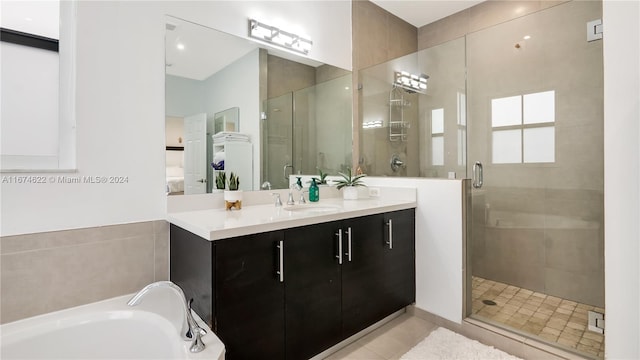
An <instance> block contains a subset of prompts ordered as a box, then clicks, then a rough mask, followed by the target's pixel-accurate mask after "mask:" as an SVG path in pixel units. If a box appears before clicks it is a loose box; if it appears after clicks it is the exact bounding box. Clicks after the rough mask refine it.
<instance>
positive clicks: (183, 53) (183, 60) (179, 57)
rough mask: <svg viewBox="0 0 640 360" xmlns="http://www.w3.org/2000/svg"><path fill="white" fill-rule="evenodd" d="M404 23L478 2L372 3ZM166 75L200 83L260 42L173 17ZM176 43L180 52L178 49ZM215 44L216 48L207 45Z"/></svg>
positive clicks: (282, 53) (378, 0) (402, 0)
mask: <svg viewBox="0 0 640 360" xmlns="http://www.w3.org/2000/svg"><path fill="white" fill-rule="evenodd" d="M372 2H373V3H375V4H376V5H378V6H380V7H382V8H383V9H385V10H387V11H389V12H390V13H392V14H394V15H396V16H398V17H399V18H401V19H403V20H405V21H406V22H408V23H410V24H412V25H414V26H416V27H421V26H423V25H426V24H429V23H432V22H434V21H437V20H439V19H442V18H444V17H447V16H449V15H452V14H454V13H456V12H458V11H461V10H464V9H466V8H469V7H471V6H474V5H476V4H478V3H480V2H482V1H479V0H372ZM167 30H168V31H167V32H166V55H165V56H166V63H167V67H166V71H167V74H170V75H176V76H181V77H186V78H190V79H195V80H204V79H206V78H207V77H209V76H210V75H211V74H214V73H216V72H217V71H219V70H220V69H222V68H223V67H225V66H226V65H227V64H229V63H231V62H233V61H234V60H236V59H238V58H240V57H242V56H244V55H245V54H247V53H249V52H250V51H252V50H254V49H256V48H258V47H260V43H258V42H255V41H251V40H248V39H242V38H239V37H236V36H233V35H229V34H225V33H222V32H219V31H216V30H213V29H211V28H208V27H205V26H201V25H198V24H194V23H191V22H188V21H184V20H180V19H177V18H171V17H167ZM179 44H180V46H181V47H182V49H178V48H177V46H178V45H179ZM211 44H217V45H218V46H215V47H214V46H211ZM269 53H271V54H273V55H277V56H280V57H284V58H288V59H290V60H293V61H298V62H302V63H306V64H307V65H310V66H319V65H321V64H320V63H317V62H315V61H313V60H311V59H309V58H306V57H298V56H295V55H291V53H289V52H287V51H278V50H277V49H275V48H269Z"/></svg>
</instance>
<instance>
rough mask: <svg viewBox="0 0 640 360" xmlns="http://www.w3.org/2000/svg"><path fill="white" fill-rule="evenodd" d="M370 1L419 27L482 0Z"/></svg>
mask: <svg viewBox="0 0 640 360" xmlns="http://www.w3.org/2000/svg"><path fill="white" fill-rule="evenodd" d="M371 2H373V3H374V4H376V5H378V6H380V7H381V8H383V9H385V10H387V11H388V12H390V13H392V14H393V15H395V16H397V17H399V18H401V19H402V20H404V21H406V22H408V23H409V24H411V25H413V26H415V27H418V28H419V27H422V26H424V25H427V24H430V23H432V22H434V21H437V20H440V19H442V18H445V17H447V16H449V15H452V14H455V13H457V12H458V11H462V10H464V9H467V8H470V7H472V6H474V5H477V4H479V3H481V2H482V0H371Z"/></svg>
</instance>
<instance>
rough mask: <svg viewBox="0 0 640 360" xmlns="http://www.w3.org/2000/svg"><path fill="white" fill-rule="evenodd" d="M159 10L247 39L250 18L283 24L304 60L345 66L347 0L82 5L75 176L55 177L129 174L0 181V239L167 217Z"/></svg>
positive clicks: (348, 56) (162, 23) (348, 46)
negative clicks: (300, 43) (305, 41)
mask: <svg viewBox="0 0 640 360" xmlns="http://www.w3.org/2000/svg"><path fill="white" fill-rule="evenodd" d="M165 15H173V16H176V17H179V18H182V19H185V20H189V21H194V22H197V23H200V24H203V25H205V26H209V27H212V28H216V29H219V30H222V31H225V32H229V33H232V34H235V35H239V36H244V37H246V33H247V26H248V25H247V20H248V18H249V17H259V18H260V19H262V20H264V21H266V22H268V21H269V20H270V19H279V21H290V24H291V26H292V27H299V28H300V29H303V30H304V32H305V33H307V34H308V35H309V36H310V37H311V38H312V39H313V42H314V46H313V49H312V50H311V52H310V54H309V56H310V57H311V58H313V59H315V60H318V61H321V62H324V63H328V64H331V65H335V66H339V67H343V68H348V69H350V67H351V36H350V34H351V3H350V2H348V1H330V2H324V1H304V2H297V1H283V2H270V1H264V2H231V1H209V2H207V1H196V2H188V1H141V2H126V1H95V2H94V1H80V2H78V9H77V16H78V18H77V22H78V23H77V49H76V54H77V57H76V70H77V79H76V92H77V99H76V101H77V103H76V117H77V129H76V130H77V168H78V172H77V173H70V174H60V175H66V176H73V177H76V176H126V177H128V182H127V183H124V184H61V183H55V181H54V183H51V181H49V177H50V176H57V175H59V174H44V175H45V177H44V179H45V181H46V182H48V183H46V184H33V183H30V184H25V183H20V184H15V183H14V184H11V183H3V184H1V188H0V189H1V190H2V194H1V195H2V204H1V210H0V217H1V228H0V234H1V235H3V236H6V235H14V234H24V233H33V232H43V231H53V230H62V229H71V228H82V227H92V226H101V225H108V224H118V223H129V222H137V221H146V220H156V219H163V218H164V217H165V214H166V196H165V194H164V173H165V169H164V162H165V155H164V146H165V145H164V128H165V125H164V122H165V121H164V117H165V114H164V110H165V109H164V95H165V94H164V76H165V75H164V46H165V44H164V31H165ZM327 24H331V26H326V25H327ZM274 25H275V23H274ZM292 30H293V29H292ZM299 32H302V31H299ZM2 175H3V176H9V175H13V174H2ZM15 175H16V176H20V175H21V174H15ZM36 175H41V174H36ZM14 179H17V178H14Z"/></svg>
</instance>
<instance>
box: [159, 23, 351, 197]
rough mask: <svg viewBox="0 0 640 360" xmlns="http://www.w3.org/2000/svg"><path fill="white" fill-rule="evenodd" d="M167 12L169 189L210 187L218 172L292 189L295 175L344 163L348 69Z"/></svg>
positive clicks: (245, 185)
mask: <svg viewBox="0 0 640 360" xmlns="http://www.w3.org/2000/svg"><path fill="white" fill-rule="evenodd" d="M166 19H167V25H166V29H167V31H166V54H165V57H166V77H165V79H166V81H165V87H166V90H165V91H166V99H165V106H166V109H165V113H166V132H167V193H168V194H170V195H177V194H197V193H204V192H213V191H216V187H215V185H214V181H213V180H214V177H215V174H216V172H217V171H225V172H231V171H234V172H235V173H236V174H242V175H241V176H240V180H241V181H240V187H241V189H243V190H259V189H260V185H261V184H269V186H270V187H271V188H272V189H278V188H286V187H288V180H285V177H286V176H287V175H289V174H291V173H296V174H297V173H305V174H317V173H318V169H321V170H322V171H324V172H329V173H335V172H337V171H341V170H343V169H344V168H345V167H346V166H348V165H347V164H349V163H350V161H351V142H352V125H351V124H352V105H351V104H352V95H351V90H350V87H351V73H350V72H349V71H346V70H342V69H338V68H335V67H333V66H329V65H324V64H321V63H318V62H316V61H313V60H310V59H308V58H303V57H299V56H297V55H292V54H290V53H287V52H283V51H282V50H276V49H272V48H269V50H266V49H264V48H261V45H260V44H258V43H256V42H253V41H250V40H248V39H243V38H239V37H236V36H233V35H229V34H225V33H222V32H219V31H217V30H213V29H211V28H207V27H204V26H201V25H197V24H194V23H190V22H187V21H184V20H180V19H177V18H174V17H169V16H167V18H166ZM220 131H222V133H221V132H220ZM176 140H178V141H177V143H176ZM238 142H245V143H246V144H245V145H240V146H236V145H238V144H237V143H238ZM230 143H233V146H228V145H229V144H230ZM225 144H226V146H225ZM247 147H248V148H249V150H247ZM170 153H178V154H177V155H176V154H172V155H169V154H170ZM170 161H171V162H170ZM170 168H171V169H170ZM169 174H171V175H173V176H171V178H172V179H171V180H172V181H173V182H174V184H173V186H170V185H169V180H170V176H169ZM180 175H181V176H182V178H180ZM180 179H181V180H182V181H183V183H182V185H181V186H180V185H176V184H175V182H178V181H180ZM265 188H266V185H265Z"/></svg>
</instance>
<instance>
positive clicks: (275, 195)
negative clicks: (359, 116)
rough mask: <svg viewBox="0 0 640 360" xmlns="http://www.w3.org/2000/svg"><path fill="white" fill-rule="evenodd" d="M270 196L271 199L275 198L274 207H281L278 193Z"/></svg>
mask: <svg viewBox="0 0 640 360" xmlns="http://www.w3.org/2000/svg"><path fill="white" fill-rule="evenodd" d="M271 195H273V197H275V198H276V207H280V206H282V200H280V194H278V193H271Z"/></svg>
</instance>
